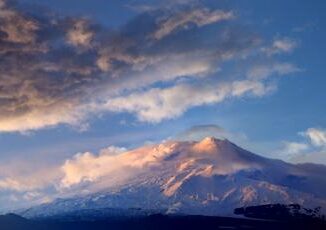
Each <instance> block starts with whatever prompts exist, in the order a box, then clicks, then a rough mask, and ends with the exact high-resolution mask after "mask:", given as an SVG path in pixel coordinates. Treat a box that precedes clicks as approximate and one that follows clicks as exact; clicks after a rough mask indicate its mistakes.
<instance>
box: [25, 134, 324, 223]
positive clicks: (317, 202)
mask: <svg viewBox="0 0 326 230" xmlns="http://www.w3.org/2000/svg"><path fill="white" fill-rule="evenodd" d="M114 157H115V158H114V159H115V161H114V162H117V163H116V165H112V164H108V165H104V166H105V167H104V169H105V170H108V169H111V168H112V167H113V168H114V167H115V170H113V171H112V172H111V171H109V172H111V173H109V174H107V175H106V176H103V177H101V178H100V179H98V180H96V181H93V182H92V183H89V184H87V183H86V184H85V187H83V189H84V190H88V191H91V192H89V193H87V194H84V195H75V196H72V197H68V198H64V199H57V200H54V201H53V202H51V203H48V204H42V205H39V206H35V207H32V208H30V209H27V210H24V211H20V212H19V214H20V215H22V216H24V217H27V218H44V217H55V216H66V217H67V216H69V215H84V216H88V217H89V218H92V215H95V216H107V215H110V216H111V217H119V218H120V217H123V216H142V215H143V216H147V215H150V214H154V213H161V214H184V215H206V216H218V215H219V216H221V215H223V216H230V215H233V211H234V209H235V208H239V207H246V206H254V205H263V204H273V203H281V204H293V203H295V204H299V205H301V206H303V207H308V208H316V207H321V208H322V209H321V210H323V211H324V210H325V208H326V177H325V176H324V175H325V173H324V172H326V166H322V165H313V164H298V165H295V164H289V163H286V162H283V161H281V160H274V159H268V158H264V157H262V156H259V155H256V154H253V153H251V152H249V151H246V150H244V149H242V148H240V147H238V146H237V145H235V144H233V143H231V142H230V141H228V140H226V139H225V140H220V139H215V138H212V137H207V138H205V139H203V140H201V141H198V142H196V141H191V142H187V141H184V142H176V141H167V142H164V143H162V144H158V145H151V146H144V147H142V148H138V149H135V150H132V151H128V152H125V153H122V154H120V155H118V156H114ZM119 162H120V163H119ZM121 162H122V163H123V164H121ZM100 169H101V170H104V169H103V168H100ZM127 175H128V176H127ZM83 213H84V214H83Z"/></svg>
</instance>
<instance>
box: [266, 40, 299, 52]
mask: <svg viewBox="0 0 326 230" xmlns="http://www.w3.org/2000/svg"><path fill="white" fill-rule="evenodd" d="M297 45H298V44H297V42H296V41H294V40H293V39H289V38H282V39H276V40H274V41H273V44H272V46H271V47H267V48H266V47H265V48H262V50H263V52H265V53H266V54H267V55H269V56H270V55H274V54H279V53H290V52H292V51H293V50H294V49H295V48H296V47H297Z"/></svg>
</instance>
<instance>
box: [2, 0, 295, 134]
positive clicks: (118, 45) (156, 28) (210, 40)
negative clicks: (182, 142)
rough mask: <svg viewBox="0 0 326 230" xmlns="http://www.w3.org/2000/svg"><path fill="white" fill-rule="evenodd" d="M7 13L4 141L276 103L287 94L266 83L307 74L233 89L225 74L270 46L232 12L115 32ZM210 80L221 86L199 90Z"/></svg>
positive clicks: (191, 11)
mask: <svg viewBox="0 0 326 230" xmlns="http://www.w3.org/2000/svg"><path fill="white" fill-rule="evenodd" d="M0 11H1V13H0V20H1V26H0V30H1V31H0V32H1V33H0V34H1V36H0V48H1V49H0V50H1V62H0V72H1V73H0V87H1V89H3V90H2V91H1V93H0V102H1V103H0V132H15V131H18V132H27V131H31V130H39V129H43V128H47V127H56V126H57V125H70V126H74V127H78V128H79V129H81V130H84V129H85V128H87V127H88V120H89V119H90V117H92V119H96V117H97V116H100V115H101V114H104V113H112V112H114V113H116V112H129V113H135V114H136V117H137V118H138V120H140V121H142V122H152V123H157V122H161V121H163V120H167V119H173V118H176V117H179V116H182V114H183V113H185V112H186V111H187V110H188V109H190V108H192V107H195V106H203V105H212V104H217V103H220V102H222V101H224V100H227V99H228V98H240V97H243V96H247V95H253V96H263V95H266V94H268V92H272V91H275V89H276V88H277V87H276V85H271V84H267V83H266V82H264V80H265V79H266V78H268V77H271V76H272V75H286V74H290V73H294V72H297V71H299V68H298V67H297V66H295V65H294V64H289V63H286V62H284V63H283V62H276V61H275V62H273V63H276V64H273V65H267V66H260V67H254V66H251V65H250V66H249V67H248V68H249V69H250V70H248V74H247V75H246V74H243V75H242V76H239V77H238V78H237V79H235V78H230V79H226V78H227V76H224V75H223V70H224V69H223V66H224V64H230V63H233V62H234V61H241V62H243V63H246V61H248V62H250V61H252V60H254V59H255V58H263V57H262V56H261V55H262V54H263V55H265V56H266V54H265V51H262V48H263V46H264V42H263V40H264V39H263V38H262V37H260V36H259V35H258V34H257V33H254V32H251V31H250V30H248V29H246V27H245V26H241V23H239V22H237V20H238V18H237V17H235V14H234V12H233V11H232V10H223V9H210V8H207V7H206V6H203V5H198V6H197V7H193V6H188V7H186V6H185V5H183V4H182V3H180V4H177V5H175V9H174V10H173V11H171V9H167V8H164V7H162V8H161V9H158V8H157V7H156V8H153V9H148V10H146V11H142V12H140V13H139V14H138V15H137V16H135V17H134V18H131V19H130V20H129V21H127V22H126V23H125V24H123V25H122V26H120V27H118V28H114V29H112V28H106V27H105V26H103V25H100V24H97V23H96V22H94V21H92V20H91V19H85V18H82V17H58V16H56V15H55V14H43V13H42V12H38V11H36V10H35V11H34V12H33V10H29V11H28V12H27V11H26V12H25V11H24V8H23V7H18V6H17V5H16V4H14V3H9V2H8V1H3V0H2V1H1V5H0ZM230 25H231V26H230ZM235 25H236V26H235ZM211 26H214V30H212V29H211V28H210V27H211ZM135 28H137V29H135ZM194 34H196V36H193V35H194ZM203 41H205V42H203ZM273 47H274V49H278V50H281V51H282V52H289V51H290V50H292V49H294V48H295V45H294V44H292V45H291V44H290V40H288V39H285V40H280V41H274V44H273ZM266 58H268V57H266ZM17 63H19V65H17ZM231 65H232V64H231ZM203 78H210V79H211V80H209V81H202V82H201V83H200V84H198V79H203ZM219 78H224V79H225V80H224V81H223V82H222V83H221V82H220V80H219ZM247 78H250V79H249V80H248V79H247ZM184 79H187V82H186V83H180V81H181V82H182V81H183V80H184ZM165 84H167V85H168V87H167V86H166V85H165ZM206 90H207V92H206ZM190 95H193V98H192V99H193V101H191V100H190V98H191V97H190ZM187 97H188V98H187ZM135 98H138V99H141V100H143V101H142V102H139V101H138V102H137V101H136V99H135ZM160 110H161V112H160Z"/></svg>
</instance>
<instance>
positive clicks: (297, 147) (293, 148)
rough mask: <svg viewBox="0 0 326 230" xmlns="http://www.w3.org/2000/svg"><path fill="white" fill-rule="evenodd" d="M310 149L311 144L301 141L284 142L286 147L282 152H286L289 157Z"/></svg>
mask: <svg viewBox="0 0 326 230" xmlns="http://www.w3.org/2000/svg"><path fill="white" fill-rule="evenodd" d="M308 149H309V145H307V144H305V143H300V142H288V141H285V142H284V148H283V150H281V152H282V153H284V154H286V155H287V156H288V157H292V156H293V155H297V154H301V153H303V152H304V151H306V150H308Z"/></svg>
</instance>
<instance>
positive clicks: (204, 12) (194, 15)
mask: <svg viewBox="0 0 326 230" xmlns="http://www.w3.org/2000/svg"><path fill="white" fill-rule="evenodd" d="M232 18H234V14H233V13H232V12H230V11H228V12H226V11H222V10H215V11H210V10H208V9H206V8H204V9H194V10H190V11H182V12H179V13H178V14H176V15H172V16H169V17H168V18H166V19H165V18H164V19H162V20H161V21H159V24H158V26H159V28H158V29H157V30H156V31H155V33H154V34H153V37H154V38H156V39H161V38H163V37H165V36H167V35H169V34H170V33H171V32H173V31H175V30H176V29H179V28H183V29H184V28H186V27H187V24H189V23H194V24H196V25H197V26H199V27H200V26H204V25H208V24H212V23H216V22H219V21H222V20H228V19H232Z"/></svg>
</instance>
